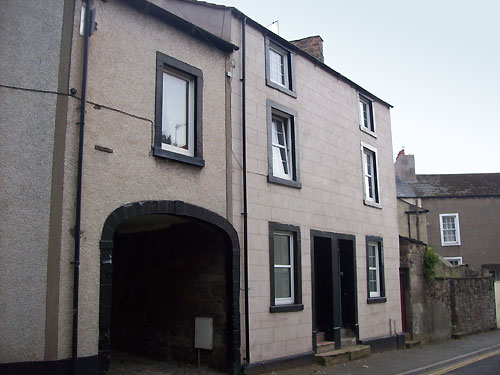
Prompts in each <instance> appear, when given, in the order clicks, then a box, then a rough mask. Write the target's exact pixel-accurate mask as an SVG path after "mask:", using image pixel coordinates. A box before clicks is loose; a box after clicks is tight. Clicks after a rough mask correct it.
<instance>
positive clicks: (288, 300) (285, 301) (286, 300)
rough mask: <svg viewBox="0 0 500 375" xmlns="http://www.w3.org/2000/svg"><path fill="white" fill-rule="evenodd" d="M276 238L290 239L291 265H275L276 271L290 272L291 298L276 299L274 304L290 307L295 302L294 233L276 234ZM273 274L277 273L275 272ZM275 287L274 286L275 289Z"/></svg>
mask: <svg viewBox="0 0 500 375" xmlns="http://www.w3.org/2000/svg"><path fill="white" fill-rule="evenodd" d="M273 235H274V236H284V237H288V251H289V259H290V264H276V262H275V263H274V269H277V268H278V269H279V268H285V269H289V270H290V285H289V287H290V297H286V298H278V297H275V298H274V304H275V305H290V304H293V303H294V301H295V288H294V285H295V279H294V273H295V269H294V248H293V235H292V233H289V232H274V234H273ZM273 272H275V271H274V270H273ZM274 287H275V286H274V285H273V288H274Z"/></svg>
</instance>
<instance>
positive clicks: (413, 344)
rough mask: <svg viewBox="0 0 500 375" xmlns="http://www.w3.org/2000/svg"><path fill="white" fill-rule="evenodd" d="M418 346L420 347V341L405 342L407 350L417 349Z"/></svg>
mask: <svg viewBox="0 0 500 375" xmlns="http://www.w3.org/2000/svg"><path fill="white" fill-rule="evenodd" d="M417 346H420V340H408V341H405V348H406V349H412V348H415V347H417Z"/></svg>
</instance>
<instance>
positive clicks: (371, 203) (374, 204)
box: [363, 199, 382, 210]
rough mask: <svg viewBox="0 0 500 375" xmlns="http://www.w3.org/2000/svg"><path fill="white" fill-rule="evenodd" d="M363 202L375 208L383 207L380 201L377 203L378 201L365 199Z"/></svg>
mask: <svg viewBox="0 0 500 375" xmlns="http://www.w3.org/2000/svg"><path fill="white" fill-rule="evenodd" d="M363 203H364V204H365V206H370V207H373V208H378V209H379V210H381V209H382V205H381V204H380V203H376V202H371V201H369V200H366V199H365V200H364V201H363Z"/></svg>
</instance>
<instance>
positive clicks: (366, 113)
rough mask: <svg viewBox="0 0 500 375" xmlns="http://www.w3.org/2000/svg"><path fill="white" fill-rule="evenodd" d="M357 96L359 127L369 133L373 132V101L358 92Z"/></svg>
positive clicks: (372, 133)
mask: <svg viewBox="0 0 500 375" xmlns="http://www.w3.org/2000/svg"><path fill="white" fill-rule="evenodd" d="M358 98H359V128H360V129H361V130H363V131H365V132H368V133H369V134H371V135H374V134H375V118H374V116H373V102H372V101H371V100H370V99H368V98H367V97H366V96H363V95H361V94H358Z"/></svg>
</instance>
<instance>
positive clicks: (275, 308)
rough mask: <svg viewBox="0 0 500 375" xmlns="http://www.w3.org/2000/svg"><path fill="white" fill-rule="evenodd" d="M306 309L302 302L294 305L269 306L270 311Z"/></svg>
mask: <svg viewBox="0 0 500 375" xmlns="http://www.w3.org/2000/svg"><path fill="white" fill-rule="evenodd" d="M302 310H304V305H302V304H299V305H297V304H294V305H275V306H270V307H269V312H270V313H278V312H293V311H302Z"/></svg>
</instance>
